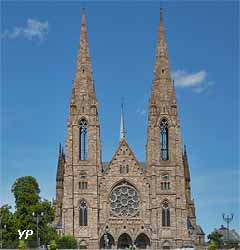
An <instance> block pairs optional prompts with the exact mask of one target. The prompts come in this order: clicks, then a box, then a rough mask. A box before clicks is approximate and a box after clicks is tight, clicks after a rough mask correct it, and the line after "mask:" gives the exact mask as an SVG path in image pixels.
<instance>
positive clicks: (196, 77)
mask: <svg viewBox="0 0 240 250" xmlns="http://www.w3.org/2000/svg"><path fill="white" fill-rule="evenodd" d="M172 77H173V79H174V83H175V85H176V86H177V87H180V88H191V89H192V90H193V91H194V92H196V93H203V92H206V90H208V89H209V87H210V86H212V85H213V84H214V82H213V81H209V80H208V79H207V71H206V70H200V71H198V72H194V73H187V72H186V71H184V70H176V71H173V72H172Z"/></svg>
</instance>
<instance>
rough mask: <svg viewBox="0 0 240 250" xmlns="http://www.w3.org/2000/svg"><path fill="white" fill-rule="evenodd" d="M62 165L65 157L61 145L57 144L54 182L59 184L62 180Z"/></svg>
mask: <svg viewBox="0 0 240 250" xmlns="http://www.w3.org/2000/svg"><path fill="white" fill-rule="evenodd" d="M64 163H65V156H64V152H63V148H62V145H61V143H59V152H58V164H57V176H56V180H57V181H60V182H62V181H63V178H64Z"/></svg>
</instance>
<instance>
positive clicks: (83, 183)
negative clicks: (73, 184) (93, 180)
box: [79, 181, 88, 189]
mask: <svg viewBox="0 0 240 250" xmlns="http://www.w3.org/2000/svg"><path fill="white" fill-rule="evenodd" d="M87 188H88V183H87V181H80V182H79V189H87Z"/></svg>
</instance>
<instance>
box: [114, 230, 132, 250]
mask: <svg viewBox="0 0 240 250" xmlns="http://www.w3.org/2000/svg"><path fill="white" fill-rule="evenodd" d="M132 244H133V242H132V239H131V237H130V236H129V235H128V234H127V233H124V234H122V235H121V236H120V237H119V238H118V244H117V248H118V249H125V248H129V246H131V245H132Z"/></svg>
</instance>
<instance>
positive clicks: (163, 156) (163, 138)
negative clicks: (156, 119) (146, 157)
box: [160, 119, 168, 161]
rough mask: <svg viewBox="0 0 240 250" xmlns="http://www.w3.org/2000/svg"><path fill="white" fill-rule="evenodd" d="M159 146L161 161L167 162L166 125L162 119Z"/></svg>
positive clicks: (165, 121)
mask: <svg viewBox="0 0 240 250" xmlns="http://www.w3.org/2000/svg"><path fill="white" fill-rule="evenodd" d="M160 145H161V160H163V161H166V160H168V123H167V120H166V119H163V120H162V121H161V123H160Z"/></svg>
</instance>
